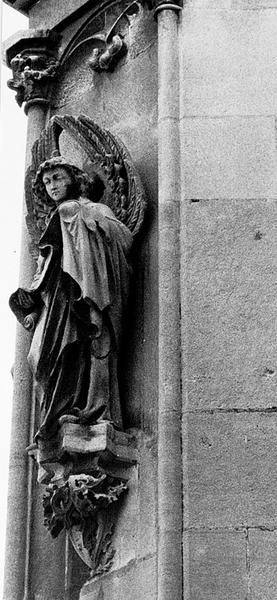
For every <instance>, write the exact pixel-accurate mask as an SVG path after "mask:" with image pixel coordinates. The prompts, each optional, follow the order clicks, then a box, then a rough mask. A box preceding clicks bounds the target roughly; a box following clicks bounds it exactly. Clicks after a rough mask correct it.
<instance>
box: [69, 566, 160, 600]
mask: <svg viewBox="0 0 277 600" xmlns="http://www.w3.org/2000/svg"><path fill="white" fill-rule="evenodd" d="M155 573H156V559H155V557H153V556H151V555H149V556H147V557H145V559H144V560H141V561H139V562H138V563H134V562H133V561H130V563H129V564H128V565H127V566H126V567H125V568H124V569H121V570H120V571H117V572H113V573H110V574H109V575H105V576H104V577H102V578H101V580H100V579H99V580H98V581H95V582H91V583H87V584H86V585H85V586H84V587H83V589H82V591H81V595H80V600H119V599H121V598H122V599H123V598H124V600H141V598H143V599H144V600H156V598H157V595H156V583H155V581H156V575H155Z"/></svg>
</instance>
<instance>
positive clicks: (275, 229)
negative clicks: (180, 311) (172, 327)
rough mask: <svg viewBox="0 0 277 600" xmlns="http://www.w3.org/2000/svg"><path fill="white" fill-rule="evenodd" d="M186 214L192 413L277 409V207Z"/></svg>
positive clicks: (217, 205)
mask: <svg viewBox="0 0 277 600" xmlns="http://www.w3.org/2000/svg"><path fill="white" fill-rule="evenodd" d="M183 211H184V214H183V218H184V219H186V224H185V225H184V228H183V229H182V239H183V243H184V244H185V245H186V240H187V248H186V252H187V254H186V260H185V261H184V262H183V263H182V288H183V293H184V290H185V289H187V292H186V293H187V296H186V301H187V306H186V315H185V316H186V318H185V317H184V320H183V321H184V336H183V339H184V342H183V344H184V354H183V358H184V369H185V370H186V375H185V378H186V379H187V382H186V381H184V385H185V386H186V388H187V391H188V406H189V409H190V410H194V409H199V408H205V409H213V408H216V407H218V408H221V409H226V408H246V407H249V408H252V409H255V408H257V407H258V408H259V407H267V408H271V407H275V406H276V405H277V402H276V393H277V362H276V361H277V358H276V357H277V337H276V330H275V325H274V323H275V322H276V318H277V305H276V285H277V270H276V264H277V241H276V240H277V225H276V223H277V205H276V202H275V201H266V200H263V201H262V200H261V201H247V202H246V201H245V202H243V201H228V200H226V201H224V202H219V201H214V202H205V201H203V202H193V203H190V204H187V205H186V204H185V203H184V205H183ZM183 222H184V221H183ZM185 345H187V348H185Z"/></svg>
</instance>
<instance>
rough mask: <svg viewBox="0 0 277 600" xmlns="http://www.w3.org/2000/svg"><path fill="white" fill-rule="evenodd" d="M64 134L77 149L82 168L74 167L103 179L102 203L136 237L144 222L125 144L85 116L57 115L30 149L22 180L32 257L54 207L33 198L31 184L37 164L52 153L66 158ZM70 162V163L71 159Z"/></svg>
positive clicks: (136, 179) (140, 193)
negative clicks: (29, 162) (29, 161)
mask: <svg viewBox="0 0 277 600" xmlns="http://www.w3.org/2000/svg"><path fill="white" fill-rule="evenodd" d="M63 132H65V133H66V134H68V135H69V136H70V138H71V140H72V143H73V144H74V147H79V149H80V152H81V155H82V159H81V160H82V165H77V166H80V167H81V168H82V169H83V170H84V171H86V172H87V173H88V175H90V174H91V173H92V172H97V173H98V174H99V175H100V177H101V178H102V179H103V181H104V183H105V186H106V191H105V194H104V198H103V200H101V201H103V202H104V203H105V204H107V205H108V206H110V208H111V209H112V210H113V212H114V213H115V215H116V217H117V218H118V219H119V220H120V221H121V222H122V223H124V224H125V225H126V226H127V227H128V228H129V229H130V231H131V232H132V234H133V235H134V236H135V235H136V234H137V233H138V232H139V230H140V228H141V225H142V222H143V218H144V212H145V207H146V200H145V193H144V190H143V186H142V183H141V180H140V177H139V175H138V173H137V172H136V169H135V167H134V164H133V162H132V159H131V157H130V155H129V153H128V151H127V149H126V148H125V146H124V144H123V143H122V142H121V141H120V140H118V139H116V138H115V137H114V136H113V135H112V134H111V133H110V132H109V131H108V130H105V129H102V128H101V127H99V126H98V125H97V124H96V123H94V122H93V121H92V120H91V119H89V118H88V117H86V116H83V115H81V116H79V117H78V118H75V117H72V116H69V115H65V116H57V115H56V116H54V117H53V118H52V119H51V120H50V122H49V124H48V126H47V128H46V129H45V130H44V131H43V132H42V133H41V135H40V137H39V139H38V140H37V141H36V142H35V144H34V146H33V149H32V163H31V165H30V167H29V168H28V170H27V173H26V178H25V194H26V204H27V217H26V222H27V226H28V229H29V232H30V235H31V238H32V242H33V247H32V249H31V250H32V252H33V254H34V255H36V254H37V252H36V248H37V244H38V240H39V238H40V236H41V234H42V232H43V231H44V229H45V226H46V221H47V216H48V215H49V212H50V210H51V209H52V208H53V206H54V205H53V204H51V203H50V202H49V204H47V205H46V204H45V203H43V202H42V201H41V199H40V198H38V197H36V196H35V194H34V192H33V189H32V181H33V180H34V178H35V175H36V172H37V169H38V167H39V165H40V164H41V163H42V162H43V161H45V160H47V159H49V158H51V157H52V156H53V152H55V154H63V156H64V157H65V158H68V157H67V156H66V152H65V151H64V150H63V152H61V149H60V137H61V134H62V133H63ZM70 162H71V163H72V162H73V160H72V158H71V159H70Z"/></svg>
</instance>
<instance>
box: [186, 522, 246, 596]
mask: <svg viewBox="0 0 277 600" xmlns="http://www.w3.org/2000/svg"><path fill="white" fill-rule="evenodd" d="M184 555H185V557H186V559H187V560H185V562H184V596H183V597H184V600H223V599H224V600H245V598H246V597H247V583H248V582H247V573H246V541H245V534H244V533H241V532H240V533H238V532H228V531H223V532H205V533H200V532H194V531H191V532H185V533H184Z"/></svg>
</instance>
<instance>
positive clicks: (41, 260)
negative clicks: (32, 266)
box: [36, 254, 45, 275]
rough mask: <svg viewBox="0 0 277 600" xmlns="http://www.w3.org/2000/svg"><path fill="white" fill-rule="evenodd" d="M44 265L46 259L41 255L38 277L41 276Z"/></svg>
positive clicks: (38, 260)
mask: <svg viewBox="0 0 277 600" xmlns="http://www.w3.org/2000/svg"><path fill="white" fill-rule="evenodd" d="M44 264H45V257H44V256H42V255H41V254H40V255H39V257H38V259H37V272H36V275H40V274H41V272H42V270H43V267H44Z"/></svg>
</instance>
